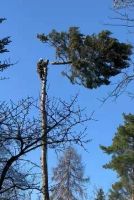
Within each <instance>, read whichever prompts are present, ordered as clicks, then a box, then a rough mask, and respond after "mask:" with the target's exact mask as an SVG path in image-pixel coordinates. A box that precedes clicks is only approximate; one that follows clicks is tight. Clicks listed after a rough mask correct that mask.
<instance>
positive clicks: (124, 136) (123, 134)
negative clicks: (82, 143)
mask: <svg viewBox="0 0 134 200" xmlns="http://www.w3.org/2000/svg"><path fill="white" fill-rule="evenodd" d="M124 120H125V122H124V125H120V126H119V128H118V129H117V133H116V134H115V136H114V138H113V142H112V145H111V146H108V147H105V146H101V149H102V150H103V151H104V152H105V153H107V154H108V155H111V156H112V158H111V161H110V162H109V163H107V164H106V165H104V167H105V168H106V169H112V170H114V171H116V172H117V174H118V176H119V179H120V180H119V182H117V183H115V184H114V185H113V186H112V190H111V192H110V193H111V194H110V196H112V198H111V199H116V200H118V199H119V200H120V199H122V200H123V199H127V198H128V199H129V198H130V197H132V196H133V195H134V115H132V114H128V115H125V114H124ZM114 195H115V196H116V197H115V198H113V196H114ZM120 196H121V197H120ZM117 197H118V198H117Z"/></svg>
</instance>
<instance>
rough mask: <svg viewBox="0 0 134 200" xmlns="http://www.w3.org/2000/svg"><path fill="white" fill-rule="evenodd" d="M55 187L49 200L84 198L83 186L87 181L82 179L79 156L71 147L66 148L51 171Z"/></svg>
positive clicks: (81, 166) (82, 170)
mask: <svg viewBox="0 0 134 200" xmlns="http://www.w3.org/2000/svg"><path fill="white" fill-rule="evenodd" d="M52 180H53V181H54V182H55V186H54V187H53V191H52V195H51V200H79V199H80V200H82V199H84V197H85V194H86V193H85V186H84V184H85V183H86V182H88V181H89V179H88V178H84V167H83V165H82V163H81V156H80V155H78V154H77V152H76V150H75V149H74V148H73V147H69V148H67V150H66V151H65V152H64V154H63V156H62V157H61V158H60V159H59V162H58V165H57V167H55V168H54V170H53V178H52Z"/></svg>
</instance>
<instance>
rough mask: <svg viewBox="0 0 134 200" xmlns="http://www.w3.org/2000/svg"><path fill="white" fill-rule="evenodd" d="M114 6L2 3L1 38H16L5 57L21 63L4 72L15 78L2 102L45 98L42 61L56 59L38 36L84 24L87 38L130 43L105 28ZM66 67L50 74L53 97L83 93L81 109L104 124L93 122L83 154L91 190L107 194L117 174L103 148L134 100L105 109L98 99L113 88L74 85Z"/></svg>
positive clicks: (48, 0)
mask: <svg viewBox="0 0 134 200" xmlns="http://www.w3.org/2000/svg"><path fill="white" fill-rule="evenodd" d="M111 6H112V1H110V0H109V1H108V0H101V1H100V0H94V1H92V0H83V1H80V0H68V1H63V0H57V1H54V0H27V1H26V0H13V1H11V0H10V1H9V0H1V4H0V13H1V17H5V18H7V21H6V22H4V23H3V24H2V25H1V33H0V37H3V36H7V35H9V36H11V39H12V43H11V44H10V45H9V50H10V53H8V54H7V55H6V54H5V56H6V57H7V58H10V59H11V61H13V62H16V61H18V63H17V64H16V65H14V66H13V67H11V68H10V69H9V70H7V71H6V72H5V73H3V75H5V76H8V77H10V79H9V80H5V81H3V82H1V84H0V91H1V99H0V100H9V99H12V100H15V101H16V100H19V99H20V98H25V97H26V96H34V97H38V96H39V87H40V84H39V79H38V77H37V73H36V63H37V61H38V59H39V58H41V57H42V58H49V59H50V60H53V59H54V57H53V51H52V50H51V49H49V48H48V47H45V45H44V44H42V43H40V42H39V41H38V40H37V38H36V35H37V33H43V32H45V33H48V32H49V31H51V29H53V28H55V29H57V30H64V31H65V30H67V29H68V27H69V26H78V27H80V29H81V31H82V32H83V33H85V34H86V33H89V34H91V33H94V32H95V33H97V32H99V31H101V30H102V29H110V30H111V31H112V32H114V36H116V37H118V38H120V40H121V41H126V40H128V34H127V30H125V29H124V30H123V29H122V28H119V27H110V26H105V25H104V23H107V22H108V21H109V19H108V17H109V16H112V12H111V10H110V8H111ZM63 68H64V67H57V68H56V67H55V68H54V67H53V68H51V69H50V70H49V84H50V90H49V94H50V96H56V97H63V98H64V99H69V97H70V96H72V95H74V94H75V93H77V92H79V103H80V106H82V107H86V112H87V114H88V113H89V114H90V113H91V112H92V111H93V110H95V114H94V117H95V118H96V119H97V120H98V121H97V122H89V124H88V135H89V137H90V138H91V139H92V142H91V143H89V145H88V146H87V149H88V151H89V154H88V153H86V152H84V151H83V150H80V151H79V152H80V153H82V157H83V161H84V163H85V165H86V174H87V175H88V176H89V177H90V179H91V181H90V186H89V190H92V189H93V187H94V185H96V186H97V187H101V186H102V187H103V188H104V189H105V190H107V189H108V188H109V187H110V185H111V183H112V182H113V181H114V180H115V175H114V174H113V173H112V172H111V171H109V170H105V169H103V168H102V165H103V164H105V163H106V161H107V160H108V159H109V158H108V157H107V156H106V155H104V154H103V153H102V152H101V150H100V149H99V144H103V145H109V144H110V143H111V140H112V137H113V135H114V133H115V132H116V128H117V127H118V125H119V124H120V123H122V122H123V119H122V113H123V112H125V113H129V112H131V113H133V111H134V107H133V101H131V100H130V99H129V98H128V97H127V96H125V95H122V96H121V97H120V98H119V99H118V100H117V102H112V101H109V102H107V103H106V104H104V105H103V106H102V107H100V104H101V103H100V102H99V101H98V100H97V99H98V98H102V97H104V96H105V95H106V93H107V92H108V91H109V90H110V87H104V86H103V87H101V88H99V89H97V90H92V91H91V90H87V89H84V88H83V87H79V86H75V85H71V84H70V82H69V81H68V80H67V79H66V78H64V77H63V76H62V75H61V73H60V72H61V71H62V69H63ZM130 89H132V88H130ZM50 156H52V154H51V155H50ZM37 157H39V155H38V154H37ZM51 160H52V159H51ZM49 166H50V174H51V167H52V166H55V162H52V161H51V162H49ZM90 192H91V191H89V193H90Z"/></svg>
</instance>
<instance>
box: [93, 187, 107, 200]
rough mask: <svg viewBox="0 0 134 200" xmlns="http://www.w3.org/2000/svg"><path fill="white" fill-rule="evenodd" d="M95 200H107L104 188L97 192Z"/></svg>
mask: <svg viewBox="0 0 134 200" xmlns="http://www.w3.org/2000/svg"><path fill="white" fill-rule="evenodd" d="M95 200H105V194H104V191H103V189H102V188H100V189H99V190H97V194H96V197H95Z"/></svg>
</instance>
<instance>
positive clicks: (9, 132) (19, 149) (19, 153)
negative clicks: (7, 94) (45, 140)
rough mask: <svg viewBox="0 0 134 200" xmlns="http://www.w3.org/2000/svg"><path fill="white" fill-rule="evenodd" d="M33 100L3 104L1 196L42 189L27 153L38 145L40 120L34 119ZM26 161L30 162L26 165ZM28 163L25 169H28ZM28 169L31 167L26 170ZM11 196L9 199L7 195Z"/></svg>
mask: <svg viewBox="0 0 134 200" xmlns="http://www.w3.org/2000/svg"><path fill="white" fill-rule="evenodd" d="M32 103H33V100H31V99H30V98H27V99H24V100H22V101H20V102H19V103H18V104H14V103H13V102H11V105H10V106H8V104H6V103H5V102H3V103H1V104H0V151H1V155H0V197H1V198H2V199H5V198H6V199H20V196H21V199H22V196H23V192H22V191H26V190H30V189H38V188H39V187H38V186H37V185H36V184H35V183H34V179H35V176H34V175H32V172H31V169H32V168H33V167H35V165H33V163H32V162H30V161H28V160H25V159H24V157H23V156H24V155H25V154H26V153H28V152H29V151H31V150H33V149H34V148H36V145H37V142H38V138H39V132H40V127H39V121H38V120H36V119H34V118H33V119H30V117H29V112H30V108H31V106H32ZM26 163H28V164H30V165H29V166H27V167H26ZM24 166H25V168H24ZM26 169H27V170H26ZM7 196H8V198H7Z"/></svg>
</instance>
